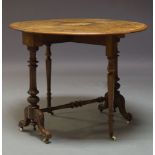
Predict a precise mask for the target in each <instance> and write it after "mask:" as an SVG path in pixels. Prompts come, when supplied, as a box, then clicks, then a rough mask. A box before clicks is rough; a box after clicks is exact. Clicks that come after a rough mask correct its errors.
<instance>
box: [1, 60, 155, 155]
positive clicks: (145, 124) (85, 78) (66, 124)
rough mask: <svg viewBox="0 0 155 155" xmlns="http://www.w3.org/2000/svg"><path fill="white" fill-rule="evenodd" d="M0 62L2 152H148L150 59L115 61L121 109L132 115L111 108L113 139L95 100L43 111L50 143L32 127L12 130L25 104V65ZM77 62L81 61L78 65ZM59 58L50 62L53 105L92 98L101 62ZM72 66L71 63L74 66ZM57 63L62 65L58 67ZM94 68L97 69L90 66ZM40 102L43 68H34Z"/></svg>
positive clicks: (102, 75) (99, 89) (98, 91)
mask: <svg viewBox="0 0 155 155" xmlns="http://www.w3.org/2000/svg"><path fill="white" fill-rule="evenodd" d="M24 65H25V63H23V64H21V65H18V64H17V65H16V64H14V65H9V64H7V65H4V67H3V154H4V155H11V154H14V155H21V154H22V155H27V154H30V155H31V154H33V155H35V154H37V155H43V154H53V155H68V154H69V153H70V154H73V155H79V154H80V155H86V154H89V155H103V154H109V155H111V154H115V155H123V154H125V155H131V154H132V155H152V143H153V142H152V135H153V134H152V128H153V126H152V107H153V106H152V68H150V66H151V64H147V63H146V64H145V63H143V64H138V65H137V64H134V63H132V64H128V63H126V65H122V67H121V66H120V79H121V80H120V83H121V88H120V90H121V93H122V94H123V95H124V96H125V98H126V108H127V111H129V112H131V113H132V114H133V117H134V120H133V121H132V123H131V124H129V125H127V124H126V122H125V120H124V119H123V118H122V117H121V115H120V114H119V112H118V111H117V112H116V113H115V118H114V120H115V124H114V130H115V135H116V137H117V141H116V142H113V141H111V140H110V139H109V137H108V132H107V129H108V126H107V125H108V124H107V110H105V111H104V112H103V113H100V112H99V111H98V109H97V104H95V103H94V104H92V105H88V106H84V107H82V108H75V109H66V110H59V111H55V115H54V116H51V115H50V114H45V118H46V120H45V125H46V127H47V128H48V129H49V130H50V131H51V132H52V134H53V138H52V140H51V143H50V144H44V143H43V142H42V141H41V140H40V137H39V136H38V134H37V133H36V132H34V131H33V130H32V127H31V126H29V127H26V128H25V131H24V132H20V131H19V130H18V121H19V120H21V119H22V118H23V109H24V107H25V106H27V101H26V98H27V93H26V92H27V90H28V75H27V73H28V72H27V67H25V66H24ZM80 65H81V66H80ZM80 65H76V64H75V65H70V64H66V65H64V64H63V67H62V66H61V64H59V65H55V67H53V78H52V88H53V89H52V90H53V105H59V104H63V103H67V102H69V101H74V100H78V99H92V98H94V97H98V96H103V95H104V93H105V92H106V67H105V68H104V69H105V71H104V69H103V68H102V66H101V65H100V64H97V65H96V66H92V67H90V65H89V64H88V65H84V67H82V65H83V64H80ZM75 66H76V67H75ZM62 68H63V69H62ZM96 68H98V69H96ZM38 70H39V71H38V79H37V80H38V83H39V84H38V89H39V91H40V94H39V96H40V98H41V101H40V105H41V107H44V106H45V105H46V98H45V95H46V91H45V90H46V81H45V77H44V74H45V73H44V72H43V68H38Z"/></svg>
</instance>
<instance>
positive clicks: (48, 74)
mask: <svg viewBox="0 0 155 155" xmlns="http://www.w3.org/2000/svg"><path fill="white" fill-rule="evenodd" d="M50 46H51V44H50V43H47V44H46V77H47V107H49V108H50V107H51V50H50Z"/></svg>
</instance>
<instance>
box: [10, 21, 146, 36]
mask: <svg viewBox="0 0 155 155" xmlns="http://www.w3.org/2000/svg"><path fill="white" fill-rule="evenodd" d="M9 27H10V28H12V29H15V30H19V31H22V32H28V33H40V34H56V35H112V34H128V33H133V32H138V31H143V30H145V29H146V28H147V25H146V24H143V23H139V22H133V21H124V20H112V19H48V20H33V21H23V22H15V23H12V24H10V26H9Z"/></svg>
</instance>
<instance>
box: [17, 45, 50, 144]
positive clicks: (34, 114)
mask: <svg viewBox="0 0 155 155" xmlns="http://www.w3.org/2000/svg"><path fill="white" fill-rule="evenodd" d="M28 50H29V51H30V59H29V61H28V62H29V75H30V87H29V91H28V94H29V95H30V96H29V97H28V99H27V100H28V102H29V103H30V105H29V106H28V107H26V108H25V112H24V114H25V118H24V120H22V121H20V122H19V127H20V129H23V127H24V126H28V125H29V124H30V123H31V124H32V125H33V126H34V129H35V126H38V130H39V132H40V133H41V135H42V137H43V138H44V141H45V142H47V141H48V139H49V138H50V137H51V134H50V133H49V131H48V130H47V129H45V128H44V123H43V122H44V114H43V112H42V111H41V110H40V109H39V106H38V105H37V103H38V102H39V97H38V96H37V94H38V93H39V91H38V90H37V82H36V68H37V62H38V61H37V60H36V51H37V50H38V47H28Z"/></svg>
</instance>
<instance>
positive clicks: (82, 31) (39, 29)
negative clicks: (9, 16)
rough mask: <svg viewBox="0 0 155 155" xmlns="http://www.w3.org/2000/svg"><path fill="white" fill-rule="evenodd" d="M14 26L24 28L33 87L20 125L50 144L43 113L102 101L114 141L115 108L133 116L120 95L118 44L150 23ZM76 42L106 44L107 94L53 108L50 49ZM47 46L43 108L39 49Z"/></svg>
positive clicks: (56, 22) (96, 21) (90, 21)
mask: <svg viewBox="0 0 155 155" xmlns="http://www.w3.org/2000/svg"><path fill="white" fill-rule="evenodd" d="M10 27H11V28H13V29H16V30H19V31H22V39H23V44H25V45H26V46H27V47H28V50H29V51H30V60H29V72H30V88H29V91H28V94H29V95H30V96H29V97H28V102H29V103H30V105H29V106H28V107H26V108H25V111H24V116H25V117H24V120H22V121H20V122H19V127H20V128H21V129H23V127H24V126H28V125H29V124H32V125H33V127H34V129H36V126H37V127H38V131H39V132H40V134H41V136H42V137H43V139H44V142H46V143H48V140H49V139H50V138H51V137H52V135H51V133H50V132H49V131H48V130H47V129H45V127H44V112H48V113H52V114H53V111H54V110H59V109H65V108H75V107H81V106H83V105H87V104H91V103H99V105H98V109H99V110H100V111H103V110H104V109H107V108H108V126H109V136H110V138H112V139H113V140H115V137H114V131H113V115H114V111H116V108H118V109H119V111H120V113H121V115H122V116H123V117H124V118H125V119H126V120H128V121H131V120H132V115H131V114H130V113H127V112H126V109H125V99H124V97H123V96H122V95H121V94H120V91H119V88H120V84H119V76H118V53H119V51H118V43H119V41H120V39H121V38H123V37H125V35H126V34H128V33H133V32H138V31H142V30H145V29H146V28H147V26H146V25H145V24H143V23H138V22H132V21H121V20H109V19H52V20H39V21H24V22H16V23H12V24H11V25H10ZM64 42H76V43H86V44H94V45H102V46H106V56H107V59H108V67H107V88H108V91H107V93H105V95H104V97H99V98H96V99H92V100H85V101H83V100H81V101H74V102H71V103H67V104H64V105H59V106H55V107H53V106H52V105H51V94H52V93H51V70H52V68H51V65H52V59H51V50H50V46H51V44H54V43H64ZM43 45H45V46H46V54H45V55H46V78H47V107H46V108H42V109H40V108H39V106H38V102H39V97H38V96H37V94H38V93H39V91H38V90H37V83H36V67H37V62H38V61H37V60H36V51H37V50H38V47H39V46H43Z"/></svg>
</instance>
